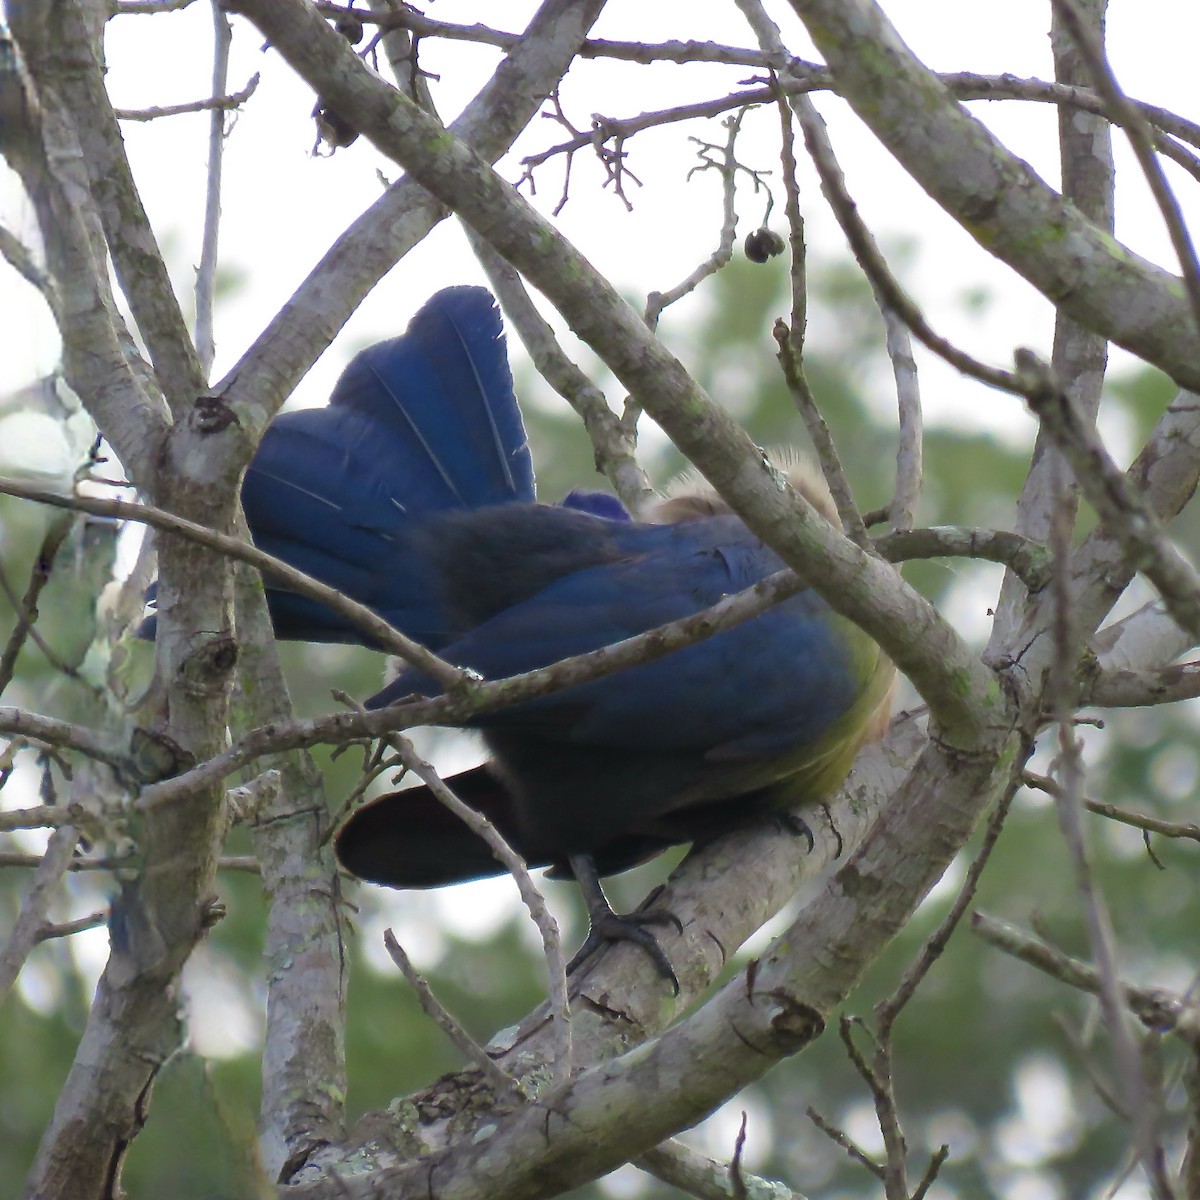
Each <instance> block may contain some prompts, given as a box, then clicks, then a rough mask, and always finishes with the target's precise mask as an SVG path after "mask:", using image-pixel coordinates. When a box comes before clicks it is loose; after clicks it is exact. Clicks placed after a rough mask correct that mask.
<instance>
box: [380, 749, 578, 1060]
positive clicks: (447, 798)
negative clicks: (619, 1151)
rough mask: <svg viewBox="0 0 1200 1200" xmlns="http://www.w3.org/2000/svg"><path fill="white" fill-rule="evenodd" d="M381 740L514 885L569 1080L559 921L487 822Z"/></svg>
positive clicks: (416, 761)
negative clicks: (540, 954)
mask: <svg viewBox="0 0 1200 1200" xmlns="http://www.w3.org/2000/svg"><path fill="white" fill-rule="evenodd" d="M386 741H387V742H388V744H389V745H390V746H391V747H392V748H393V749H394V750H395V751H396V753H397V755H398V756H399V758H400V761H401V762H402V763H403V764H404V766H405V767H406V768H407V769H408V770H410V771H411V772H412V773H413V774H414V775H416V777H417V778H418V779H420V780H421V782H422V783H424V784H425V786H426V787H428V788H429V790H430V791H431V792H432V793H433V795H434V796H435V797H436V798H437V799H438V800H439V801H440V802H441V803H442V804H444V805H445V806H446V808H448V809H449V810H450V811H451V812H452V813H453V814H454V815H455V816H456V817H457V818H458V819H459V820H460V821H462V823H463V824H464V825H466V826H467V828H468V829H470V830H471V832H472V833H474V834H475V835H476V836H478V837H480V838H482V839H483V840H484V841H485V842H486V843H487V845H488V849H489V850H491V852H492V854H493V855H495V857H496V859H497V860H498V861H499V862H500V863H502V864H503V866H504V867H505V869H506V870H507V871H508V873H509V874H510V875H512V877H513V879H514V880H515V881H516V884H517V891H518V892H519V893H520V896H521V900H522V902H523V903H524V905H525V907H526V909H528V911H529V915H530V917H531V918H532V920H533V923H534V925H535V926H537V930H538V932H539V933H540V934H541V937H542V948H543V950H544V952H545V956H546V968H547V974H548V977H549V993H550V1011H551V1013H552V1015H553V1017H554V1020H555V1023H556V1025H557V1027H558V1029H559V1030H560V1032H561V1037H560V1041H559V1053H558V1056H557V1059H556V1062H555V1069H556V1071H557V1073H558V1075H559V1078H560V1079H563V1080H566V1079H569V1078H570V1076H571V1064H572V1058H573V1051H572V1042H571V1002H570V999H569V997H568V995H567V960H566V958H565V956H564V955H563V950H562V935H561V934H560V932H559V929H558V922H557V921H555V919H554V916H553V914H552V913H551V912H550V910H549V909H548V908H547V907H546V900H545V897H543V895H542V893H541V892H540V891H539V890H538V887H537V884H535V883H534V882H533V876H532V875H531V874H530V873H529V868H528V866H526V864H525V860H524V859H523V858H522V857H521V856H520V855H519V854H518V853H517V852H516V851H515V850H514V849H513V848H512V847H511V846H510V845H509V844H508V842H507V841H505V839H504V837H503V835H502V834H501V833H500V831H499V830H498V829H497V828H496V827H495V825H493V824H492V822H491V821H489V820H488V819H487V817H485V816H484V815H483V814H482V813H479V812H476V811H475V809H473V808H471V807H470V805H468V804H464V803H463V801H462V800H460V799H459V798H458V797H457V796H456V795H455V794H454V791H453V790H452V789H451V788H450V787H449V786H448V785H447V784H446V782H445V781H444V780H443V779H442V778H441V776H440V775H438V773H437V771H435V770H434V768H433V767H432V765H430V764H429V763H427V762H426V761H425V760H424V759H423V758H421V757H420V755H418V754H417V752H416V750H415V749H414V748H413V745H412V743H411V742H410V741H409V740H408V739H407V738H405V737H402V736H400V735H399V734H394V733H393V734H388V735H386ZM497 1069H498V1068H497Z"/></svg>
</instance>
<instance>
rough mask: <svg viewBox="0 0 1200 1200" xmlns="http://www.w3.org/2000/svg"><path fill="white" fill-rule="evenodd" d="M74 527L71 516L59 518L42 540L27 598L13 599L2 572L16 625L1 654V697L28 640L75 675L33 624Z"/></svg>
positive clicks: (60, 668)
mask: <svg viewBox="0 0 1200 1200" xmlns="http://www.w3.org/2000/svg"><path fill="white" fill-rule="evenodd" d="M74 523H75V522H74V517H73V516H71V515H70V514H59V515H56V516H55V517H54V518H53V519H52V520H51V521H50V523H49V525H48V527H47V529H46V532H45V535H44V536H43V538H42V544H41V546H39V547H38V552H37V555H36V557H35V558H34V560H33V570H32V571H31V572H30V575H29V584H28V586H27V587H26V588H25V595H24V596H22V597H21V598H20V599H18V598H17V597H16V595H14V593H13V590H12V587H11V586H10V584H9V582H8V577H7V576H6V575H5V573H4V571H3V569H2V568H0V589H2V590H3V591H4V593H5V595H6V596H7V597H8V601H9V603H10V604H11V605H12V607H13V611H14V613H15V614H16V618H17V623H16V625H15V626H14V627H13V631H12V633H11V634H10V635H9V639H8V643H7V644H6V645H5V647H4V651H3V653H0V695H2V694H3V693H4V689H5V688H7V687H8V685H9V684H10V683H11V682H12V677H13V671H14V670H15V669H16V665H17V656H18V655H19V654H20V653H21V647H22V646H24V644H25V640H26V638H29V637H32V638H33V641H34V643H35V644H36V645H37V647H38V649H39V650H41V652H42V653H43V654H44V655H45V656H46V658H47V660H48V661H49V662H50V664H51V665H52V666H53V667H54V668H55V670H57V671H61V672H62V673H63V674H64V675H70V676H72V677H74V676H75V675H76V672H75V670H74V668H72V667H70V666H69V665H68V664H67V663H65V662H63V661H62V659H60V658H59V657H58V655H57V654H55V653H54V652H53V651H52V650H51V649H50V647H49V646H48V645H47V644H46V642H45V641H44V639H43V638H42V637H41V636H40V635H39V634H38V632H37V630H36V629H35V628H34V623H35V622H36V621H37V619H38V598H39V597H40V596H41V594H42V589H43V588H44V587H45V586H46V584H47V583H49V582H50V571H51V568H52V567H53V565H54V559H55V556H56V555H57V554H58V551H59V548H60V547H61V546H62V544H63V542H64V541H65V540H66V537H67V534H68V533H70V531H71V529H72V527H73V526H74Z"/></svg>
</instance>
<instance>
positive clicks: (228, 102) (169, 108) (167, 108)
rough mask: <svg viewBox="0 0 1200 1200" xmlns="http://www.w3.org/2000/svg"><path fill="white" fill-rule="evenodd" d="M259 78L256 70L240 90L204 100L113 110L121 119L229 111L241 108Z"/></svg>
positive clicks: (133, 119) (136, 119)
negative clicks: (213, 110)
mask: <svg viewBox="0 0 1200 1200" xmlns="http://www.w3.org/2000/svg"><path fill="white" fill-rule="evenodd" d="M259 80H260V76H259V74H258V72H257V71H256V72H255V73H254V74H253V75H251V76H250V81H249V82H248V83H247V84H246V86H245V87H244V88H242V90H241V91H240V92H227V93H223V94H214V95H212V96H209V97H208V98H207V99H206V100H189V101H187V102H186V103H184V104H164V105H161V106H159V107H157V108H118V109H114V111H115V112H116V114H117V116H118V117H119V118H120V119H121V120H122V121H157V120H158V119H159V118H160V117H179V116H183V115H184V114H185V113H197V112H208V111H209V110H210V109H215V110H220V111H224V112H231V111H232V110H234V109H236V108H241V107H242V105H243V104H245V103H246V101H247V100H249V99H250V97H251V96H253V95H254V93H255V92H256V91H257V90H258V84H259ZM222 86H224V85H222Z"/></svg>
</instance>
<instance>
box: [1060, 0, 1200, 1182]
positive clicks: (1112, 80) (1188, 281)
mask: <svg viewBox="0 0 1200 1200" xmlns="http://www.w3.org/2000/svg"><path fill="white" fill-rule="evenodd" d="M1052 3H1053V5H1054V8H1055V11H1056V12H1057V13H1058V14H1059V15H1060V16H1061V17H1062V19H1063V21H1064V22H1065V23H1066V24H1067V25H1068V27H1069V28H1070V30H1071V35H1072V37H1073V38H1074V39H1075V45H1076V46H1077V47H1078V49H1079V51H1080V53H1081V54H1082V55H1083V57H1084V59H1085V60H1086V61H1087V63H1088V66H1089V67H1090V68H1091V72H1092V80H1093V82H1094V83H1095V86H1096V90H1097V91H1098V92H1099V93H1100V94H1101V95H1102V96H1103V97H1104V99H1105V101H1106V103H1107V105H1108V108H1109V111H1110V113H1111V114H1113V116H1114V120H1115V122H1116V124H1118V125H1120V126H1121V128H1122V129H1123V130H1124V131H1125V136H1126V137H1127V138H1128V139H1129V145H1130V148H1131V149H1132V150H1133V153H1134V156H1135V157H1136V158H1137V160H1138V165H1139V166H1140V167H1141V168H1142V173H1143V174H1144V175H1145V177H1146V183H1147V184H1148V185H1149V187H1150V192H1151V195H1153V196H1154V200H1155V203H1157V205H1158V208H1159V212H1161V213H1162V218H1163V223H1164V224H1165V225H1166V227H1167V233H1168V235H1169V236H1170V238H1171V245H1172V246H1173V247H1174V249H1175V255H1176V257H1177V258H1178V259H1179V267H1180V270H1181V271H1182V272H1183V282H1184V286H1185V287H1186V289H1187V294H1188V299H1189V300H1190V301H1191V305H1192V317H1193V319H1194V320H1195V322H1196V328H1197V329H1198V330H1200V262H1197V261H1196V248H1195V247H1194V246H1193V245H1192V238H1191V234H1190V233H1189V232H1188V227H1187V221H1186V220H1185V219H1184V216H1183V211H1182V210H1181V209H1180V207H1179V201H1178V200H1177V199H1176V198H1175V193H1174V192H1173V191H1172V190H1171V185H1170V184H1169V183H1167V177H1166V175H1165V174H1163V169H1162V166H1161V165H1160V163H1159V161H1158V158H1157V157H1156V155H1155V153H1154V149H1155V142H1154V132H1153V130H1152V129H1151V128H1150V123H1149V121H1147V120H1146V118H1145V116H1144V115H1143V114H1142V112H1141V110H1140V109H1139V108H1138V107H1137V105H1136V104H1133V103H1131V102H1130V100H1129V98H1128V97H1127V96H1126V95H1125V93H1124V92H1123V91H1122V90H1121V85H1120V84H1119V83H1118V82H1117V79H1116V76H1115V75H1114V74H1113V72H1112V68H1111V67H1110V66H1109V64H1108V58H1107V55H1106V54H1105V50H1104V44H1103V42H1102V41H1101V40H1100V38H1099V37H1098V36H1097V34H1096V31H1095V30H1094V29H1093V28H1092V27H1091V25H1089V24H1088V22H1087V21H1085V20H1084V18H1083V15H1082V14H1081V13H1080V11H1079V9H1078V8H1077V7H1076V5H1075V3H1074V0H1052ZM1146 1168H1147V1170H1149V1169H1150V1166H1149V1164H1148V1163H1147V1164H1146Z"/></svg>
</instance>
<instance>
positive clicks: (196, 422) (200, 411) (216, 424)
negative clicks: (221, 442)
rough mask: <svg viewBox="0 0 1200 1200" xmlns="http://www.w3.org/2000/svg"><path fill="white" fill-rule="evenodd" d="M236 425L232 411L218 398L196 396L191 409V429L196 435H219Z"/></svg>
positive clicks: (235, 418)
mask: <svg viewBox="0 0 1200 1200" xmlns="http://www.w3.org/2000/svg"><path fill="white" fill-rule="evenodd" d="M235 424H237V417H236V416H235V415H234V412H233V409H231V408H230V407H229V405H228V404H226V403H225V401H224V400H222V399H221V397H220V396H197V397H196V403H195V405H194V406H193V408H192V428H193V429H194V430H195V431H196V432H197V433H220V432H221V431H222V430H225V429H228V428H229V426H230V425H235Z"/></svg>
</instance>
